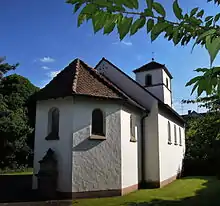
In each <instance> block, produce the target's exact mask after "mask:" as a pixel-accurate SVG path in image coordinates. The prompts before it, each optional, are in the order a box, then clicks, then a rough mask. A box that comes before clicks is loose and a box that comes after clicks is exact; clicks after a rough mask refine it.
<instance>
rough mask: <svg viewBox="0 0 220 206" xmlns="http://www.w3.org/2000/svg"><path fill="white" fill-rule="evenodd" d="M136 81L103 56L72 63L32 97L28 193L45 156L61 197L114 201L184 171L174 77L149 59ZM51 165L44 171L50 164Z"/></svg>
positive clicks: (182, 130)
mask: <svg viewBox="0 0 220 206" xmlns="http://www.w3.org/2000/svg"><path fill="white" fill-rule="evenodd" d="M133 72H134V74H135V80H134V79H133V78H131V77H130V76H128V75H127V74H125V73H124V72H123V70H122V69H120V68H118V67H117V66H116V65H114V64H113V63H111V62H110V61H108V60H107V59H105V58H103V59H102V60H101V61H100V62H99V63H98V64H97V65H96V67H95V68H92V67H90V66H88V65H87V64H86V63H85V62H83V61H82V60H80V59H75V60H74V61H73V62H72V63H70V64H69V65H68V66H67V67H66V68H64V69H63V70H62V71H61V72H60V73H59V74H58V75H57V76H56V77H54V78H53V79H52V80H51V82H50V83H49V84H47V85H46V86H45V87H44V88H42V89H41V90H40V91H39V92H38V93H37V95H36V96H37V103H36V125H35V150H34V174H35V175H34V176H33V189H37V188H39V187H40V184H39V178H38V176H37V175H36V174H39V172H40V170H41V164H42V162H44V161H46V160H45V159H47V157H46V155H47V154H48V151H53V153H54V156H55V159H56V165H57V175H56V181H57V184H56V188H55V189H56V190H57V191H58V192H60V193H62V194H63V195H66V196H67V197H72V198H86V197H106V196H119V195H124V194H127V193H129V192H132V191H135V190H137V189H139V188H141V187H163V186H164V185H166V184H169V183H170V182H172V181H173V180H175V179H176V178H177V177H178V176H179V175H181V171H182V163H183V158H184V153H185V123H184V120H183V119H182V117H181V116H180V115H179V114H178V113H177V112H176V111H175V110H174V109H173V107H172V83H171V80H172V78H173V77H172V75H171V73H170V72H169V70H168V69H167V67H166V66H165V65H164V64H159V63H157V62H155V61H154V60H153V61H151V62H150V63H147V64H145V65H143V66H141V67H140V68H137V69H134V71H133ZM48 168H49V166H48Z"/></svg>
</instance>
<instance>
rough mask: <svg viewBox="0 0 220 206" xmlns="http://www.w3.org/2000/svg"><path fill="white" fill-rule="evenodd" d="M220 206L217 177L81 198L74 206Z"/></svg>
mask: <svg viewBox="0 0 220 206" xmlns="http://www.w3.org/2000/svg"><path fill="white" fill-rule="evenodd" d="M119 205H120V206H148V205H162V206H164V205H167V206H169V205H180V206H183V205H184V206H192V205H193V206H194V205H195V206H197V205H198V206H200V205H202V206H205V205H210V206H213V205H214V206H215V205H216V206H217V205H219V206H220V180H217V179H216V178H215V177H186V178H183V179H179V180H176V181H175V182H173V183H171V184H170V185H168V186H166V187H164V188H161V189H146V190H139V191H136V192H133V193H130V194H128V195H126V196H123V197H114V198H99V199H81V200H75V201H73V206H119Z"/></svg>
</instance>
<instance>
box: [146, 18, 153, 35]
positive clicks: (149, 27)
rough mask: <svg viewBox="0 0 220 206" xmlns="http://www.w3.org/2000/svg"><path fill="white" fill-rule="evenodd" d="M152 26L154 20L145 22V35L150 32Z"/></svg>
mask: <svg viewBox="0 0 220 206" xmlns="http://www.w3.org/2000/svg"><path fill="white" fill-rule="evenodd" d="M153 26H154V20H153V19H148V21H147V33H149V32H150V31H151V29H152V28H153Z"/></svg>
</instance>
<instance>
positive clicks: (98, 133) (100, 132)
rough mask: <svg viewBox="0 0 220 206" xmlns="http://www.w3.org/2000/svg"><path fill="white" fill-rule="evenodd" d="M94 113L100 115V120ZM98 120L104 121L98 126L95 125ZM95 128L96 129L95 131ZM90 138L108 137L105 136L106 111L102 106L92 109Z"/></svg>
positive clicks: (100, 138) (101, 138)
mask: <svg viewBox="0 0 220 206" xmlns="http://www.w3.org/2000/svg"><path fill="white" fill-rule="evenodd" d="M95 112H99V113H96V114H95ZM94 115H98V120H97V116H96V117H95V116H94ZM99 115H100V116H99ZM99 118H100V119H99ZM96 122H101V123H102V124H101V126H99V124H98V126H97V125H95V126H94V124H95V123H96ZM94 129H95V131H94ZM90 139H96V140H104V139H106V137H105V116H104V112H103V111H102V110H101V109H100V108H96V109H94V110H93V111H92V120H91V135H90Z"/></svg>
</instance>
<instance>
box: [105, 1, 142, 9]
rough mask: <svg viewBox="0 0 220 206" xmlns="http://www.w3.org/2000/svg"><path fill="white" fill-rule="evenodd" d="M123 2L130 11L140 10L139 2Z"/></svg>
mask: <svg viewBox="0 0 220 206" xmlns="http://www.w3.org/2000/svg"><path fill="white" fill-rule="evenodd" d="M102 1H103V0H102ZM122 2H123V4H124V5H125V6H126V7H127V8H129V9H138V0H123V1H122Z"/></svg>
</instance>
